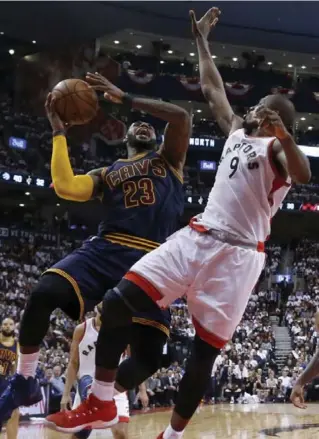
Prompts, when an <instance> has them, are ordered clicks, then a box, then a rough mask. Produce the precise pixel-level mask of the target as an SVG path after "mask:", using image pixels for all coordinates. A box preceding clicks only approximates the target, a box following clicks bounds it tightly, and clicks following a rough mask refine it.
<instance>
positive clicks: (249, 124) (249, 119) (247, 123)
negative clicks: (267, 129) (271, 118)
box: [243, 99, 265, 134]
mask: <svg viewBox="0 0 319 439" xmlns="http://www.w3.org/2000/svg"><path fill="white" fill-rule="evenodd" d="M263 106H265V103H264V101H263V99H261V101H260V102H259V103H258V104H257V105H255V106H254V107H250V108H249V110H248V112H247V113H246V114H245V116H244V123H243V127H244V129H245V132H246V134H251V133H252V131H253V130H255V129H257V128H258V126H259V122H260V119H258V117H257V112H258V110H260V108H261V107H263Z"/></svg>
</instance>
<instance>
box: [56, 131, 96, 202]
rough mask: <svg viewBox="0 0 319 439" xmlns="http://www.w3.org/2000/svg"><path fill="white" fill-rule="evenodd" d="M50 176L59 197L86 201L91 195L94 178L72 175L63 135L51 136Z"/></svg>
mask: <svg viewBox="0 0 319 439" xmlns="http://www.w3.org/2000/svg"><path fill="white" fill-rule="evenodd" d="M51 176H52V181H53V185H54V190H55V192H56V194H57V195H58V196H59V197H60V198H64V199H65V200H72V201H88V200H90V198H91V197H92V195H93V190H94V180H93V178H92V177H91V176H90V175H74V173H73V170H72V167H71V163H70V158H69V153H68V145H67V142H66V138H65V136H63V135H61V134H59V135H57V136H54V137H53V151H52V158H51Z"/></svg>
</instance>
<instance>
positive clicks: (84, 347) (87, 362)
mask: <svg viewBox="0 0 319 439" xmlns="http://www.w3.org/2000/svg"><path fill="white" fill-rule="evenodd" d="M97 337H98V331H97V330H96V329H95V327H94V318H91V319H88V320H86V321H85V329H84V335H83V338H82V340H81V341H80V343H79V363H80V364H79V371H78V379H80V378H82V377H83V376H84V375H89V376H93V375H94V370H95V348H96V343H97ZM125 358H126V355H125V354H122V356H121V359H120V363H121V362H122V361H123V360H125Z"/></svg>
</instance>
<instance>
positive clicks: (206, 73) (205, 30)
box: [189, 8, 242, 136]
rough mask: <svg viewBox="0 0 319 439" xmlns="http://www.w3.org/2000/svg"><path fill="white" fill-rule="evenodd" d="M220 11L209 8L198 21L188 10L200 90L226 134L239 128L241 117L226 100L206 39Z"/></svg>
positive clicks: (222, 84)
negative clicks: (195, 50) (197, 65)
mask: <svg viewBox="0 0 319 439" xmlns="http://www.w3.org/2000/svg"><path fill="white" fill-rule="evenodd" d="M220 13H221V12H220V10H219V9H218V8H211V9H209V10H208V11H207V12H206V14H205V15H204V16H203V17H202V18H201V19H200V20H199V21H197V20H196V16H195V12H194V11H190V13H189V14H190V17H191V21H192V31H193V34H194V37H195V39H196V44H197V50H198V57H199V73H200V82H201V88H202V92H203V95H204V97H205V99H206V100H207V102H208V104H209V107H210V109H211V111H212V113H213V116H214V118H215V119H216V122H217V123H218V125H219V126H220V128H221V129H222V130H223V132H224V133H225V134H226V135H227V136H228V135H229V134H231V132H233V131H235V130H236V129H238V128H241V126H242V119H241V118H240V117H239V116H236V115H235V114H234V112H233V110H232V108H231V106H230V103H229V102H228V99H227V95H226V91H225V88H224V83H223V80H222V78H221V76H220V73H219V71H218V69H217V67H216V65H215V63H214V61H213V58H212V54H211V52H210V49H209V44H208V40H207V38H208V35H209V33H210V31H211V29H212V28H214V27H215V26H216V24H217V23H218V20H219V16H220Z"/></svg>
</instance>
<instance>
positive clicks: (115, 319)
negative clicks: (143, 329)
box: [101, 289, 133, 328]
mask: <svg viewBox="0 0 319 439" xmlns="http://www.w3.org/2000/svg"><path fill="white" fill-rule="evenodd" d="M132 315H133V313H132V311H131V309H130V308H129V306H128V305H127V303H126V301H125V299H123V297H122V296H121V294H120V293H119V292H118V291H117V290H116V289H112V290H108V291H107V292H106V294H105V295H104V298H103V302H102V313H101V320H102V322H103V325H104V326H105V327H109V328H116V327H119V326H127V325H130V324H131V322H132Z"/></svg>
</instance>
